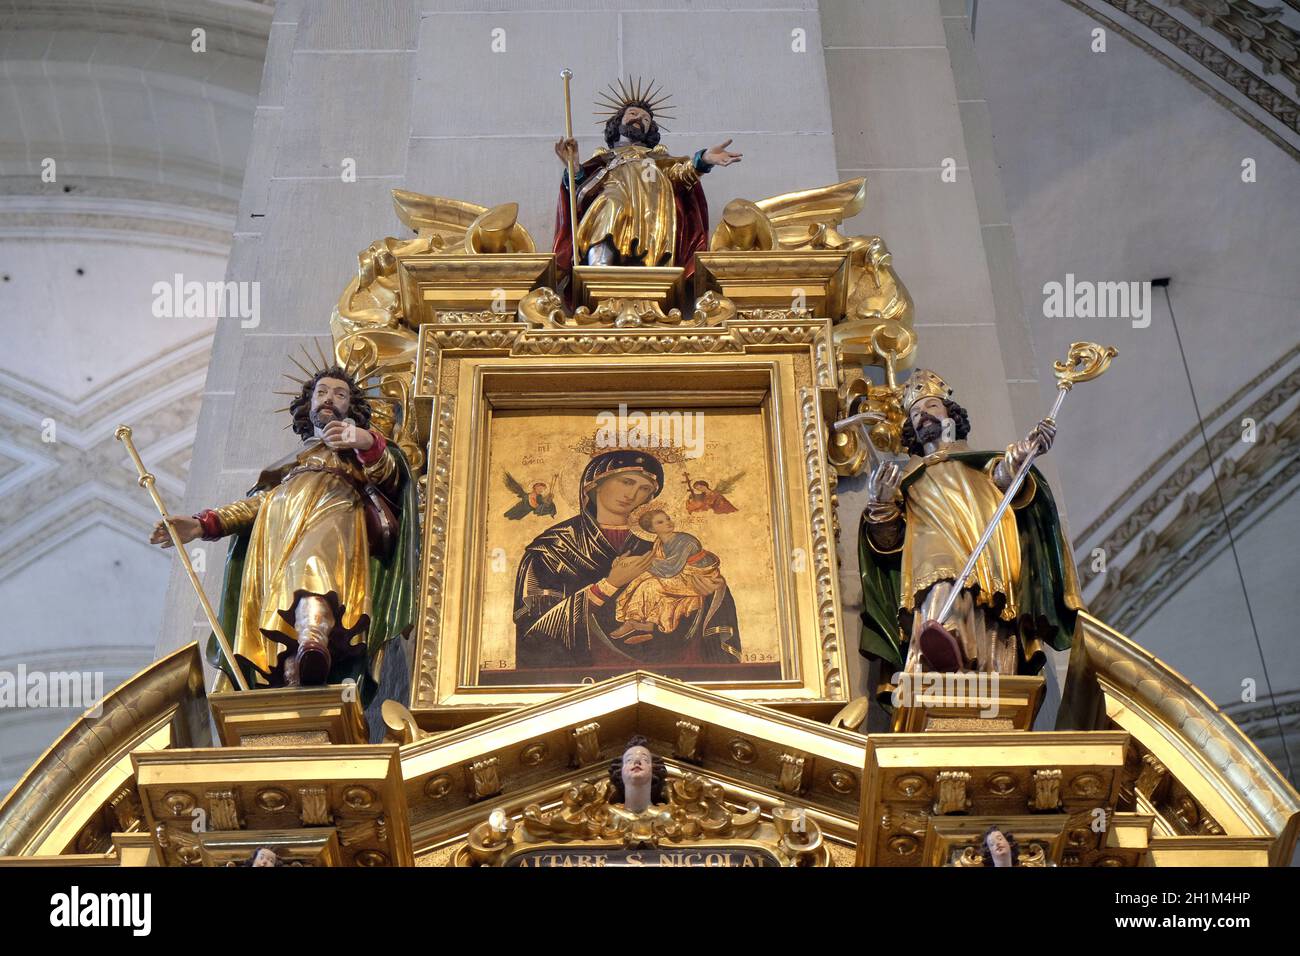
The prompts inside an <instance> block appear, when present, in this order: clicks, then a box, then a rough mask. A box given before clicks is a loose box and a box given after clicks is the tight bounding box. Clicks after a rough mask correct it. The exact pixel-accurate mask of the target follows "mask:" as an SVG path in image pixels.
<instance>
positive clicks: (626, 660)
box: [514, 449, 740, 681]
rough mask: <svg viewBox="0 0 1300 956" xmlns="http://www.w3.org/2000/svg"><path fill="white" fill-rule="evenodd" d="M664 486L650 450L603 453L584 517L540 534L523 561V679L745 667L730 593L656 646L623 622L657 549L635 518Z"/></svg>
mask: <svg viewBox="0 0 1300 956" xmlns="http://www.w3.org/2000/svg"><path fill="white" fill-rule="evenodd" d="M663 486H664V470H663V465H662V464H661V463H660V461H659V459H658V458H656V457H655V456H654V455H652V454H650V453H649V452H648V451H644V450H638V449H630V450H627V449H620V450H611V451H605V452H601V453H600V454H597V455H595V456H594V457H593V458H592V459H591V461H590V462H588V464H587V467H586V468H585V469H583V472H582V482H581V487H580V490H579V500H580V504H581V513H580V514H576V515H574V516H573V517H571V518H567V519H565V520H564V521H561V522H560V523H559V524H555V525H552V526H551V527H550V528H548V529H547V530H546V531H543V532H542V533H541V534H539V535H538V536H537V537H536V538H534V539H533V541H532V543H531V544H529V545H528V547H527V548H526V549H525V551H524V556H523V558H522V559H521V560H520V562H519V571H518V575H517V576H516V578H515V604H514V621H515V667H516V669H517V670H522V669H556V673H555V675H554V676H555V679H556V680H557V681H567V680H571V679H572V675H566V674H563V673H561V672H563V671H571V670H573V669H575V668H578V669H592V670H595V669H599V670H602V671H604V670H607V671H608V673H607V674H601V675H600V676H609V675H611V674H614V673H618V672H620V671H623V670H632V669H635V668H638V667H642V666H644V665H647V664H648V665H652V666H653V665H662V666H663V667H671V668H672V669H673V670H676V669H677V668H679V667H690V668H695V667H701V666H702V667H704V668H708V667H709V666H710V665H735V664H736V663H738V662H739V661H740V631H739V628H738V626H737V623H736V604H735V601H734V599H733V598H732V595H731V589H730V588H729V587H727V586H726V585H725V584H723V585H722V586H721V587H719V588H718V589H717V590H715V591H713V592H712V593H709V594H708V595H706V596H704V597H703V599H702V600H700V601H699V602H698V603H699V606H698V608H697V609H696V610H694V611H693V612H692V613H689V614H686V615H684V616H682V617H681V619H680V620H679V621H678V622H677V623H676V626H675V627H673V629H672V630H671V631H669V632H664V631H662V630H660V629H658V628H656V629H655V630H654V631H653V632H652V633H651V636H650V638H649V639H646V636H645V632H644V631H643V630H635V631H629V629H627V628H625V627H623V626H622V623H621V622H620V621H619V619H618V614H617V611H618V606H619V596H620V594H621V592H622V591H623V590H624V589H625V588H627V587H628V585H630V584H632V583H633V582H635V581H637V580H638V579H644V576H645V574H646V573H647V572H648V571H650V570H651V565H652V564H653V562H654V561H655V554H654V543H653V541H649V540H646V539H645V538H643V537H640V536H638V535H636V534H634V533H633V531H632V528H631V523H632V513H633V512H634V511H636V510H637V509H638V508H640V507H641V506H642V505H645V504H646V503H647V502H649V501H651V500H653V499H654V498H657V497H658V496H659V494H660V492H661V491H662V490H663ZM616 632H618V636H615V634H616ZM628 638H634V639H633V640H628ZM539 676H540V675H539ZM719 677H720V678H721V677H722V675H719Z"/></svg>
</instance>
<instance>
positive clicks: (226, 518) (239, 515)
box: [194, 491, 266, 541]
mask: <svg viewBox="0 0 1300 956" xmlns="http://www.w3.org/2000/svg"><path fill="white" fill-rule="evenodd" d="M265 495H266V492H265V491H255V492H253V493H252V494H251V495H249V496H248V497H247V498H242V499H240V500H239V501H236V502H233V503H232V504H228V505H225V506H223V507H221V508H209V509H207V510H205V511H200V512H199V513H198V514H196V515H195V516H194V517H195V518H197V519H198V521H199V524H201V525H202V526H203V540H205V541H215V540H217V539H218V538H224V537H225V536H226V535H229V534H239V532H241V531H247V530H248V529H249V528H251V527H253V522H254V521H256V520H257V513H258V511H260V510H261V508H262V501H263V499H264V498H265Z"/></svg>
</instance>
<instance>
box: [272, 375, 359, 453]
mask: <svg viewBox="0 0 1300 956" xmlns="http://www.w3.org/2000/svg"><path fill="white" fill-rule="evenodd" d="M323 378H336V379H338V380H339V381H340V382H347V383H348V389H349V391H350V393H351V394H350V395H349V396H348V418H350V419H352V420H353V421H354V422H356V423H357V427H358V428H369V427H370V402H369V401H368V400H367V399H366V396H365V393H363V392H362V391H361V389H360V388H358V387H357V383H356V382H354V381H353V380H352V376H350V375H349V374H348V373H347V372H346V371H345V370H344V369H342V368H340V367H339V366H337V365H333V366H330V367H329V368H326V369H321V370H320V371H319V372H317V373H316V374H315V375H313V376H312V377H311V378H310V379H309V380H307V381H305V382H303V383H302V391H301V392H300V393H299V394H298V397H297V398H295V399H294V400H293V402H292V403H290V405H289V414H291V415H292V416H293V433H294V434H295V435H297V436H298V437H299V438H301V439H302V440H303V441H306V440H307V439H309V438H311V436H312V434H313V431H314V428H313V426H312V423H311V395H312V392H314V391H316V384H317V383H318V382H319V381H320V380H321V379H323Z"/></svg>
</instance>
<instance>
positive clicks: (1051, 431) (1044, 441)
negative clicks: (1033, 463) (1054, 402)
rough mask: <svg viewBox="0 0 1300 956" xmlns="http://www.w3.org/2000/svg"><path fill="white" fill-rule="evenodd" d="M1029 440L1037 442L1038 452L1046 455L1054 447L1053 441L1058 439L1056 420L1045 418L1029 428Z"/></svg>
mask: <svg viewBox="0 0 1300 956" xmlns="http://www.w3.org/2000/svg"><path fill="white" fill-rule="evenodd" d="M1029 441H1032V442H1037V444H1038V454H1040V455H1046V454H1047V453H1048V452H1049V451H1051V449H1052V442H1054V441H1056V422H1054V421H1052V420H1051V419H1050V418H1044V419H1043V420H1042V421H1041V422H1039V423H1038V424H1037V425H1035V426H1034V427H1033V428H1031V429H1030V430H1029Z"/></svg>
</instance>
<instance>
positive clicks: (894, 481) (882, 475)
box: [867, 461, 903, 505]
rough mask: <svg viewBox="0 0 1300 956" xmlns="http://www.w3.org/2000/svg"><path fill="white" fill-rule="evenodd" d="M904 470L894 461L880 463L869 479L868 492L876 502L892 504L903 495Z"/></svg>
mask: <svg viewBox="0 0 1300 956" xmlns="http://www.w3.org/2000/svg"><path fill="white" fill-rule="evenodd" d="M902 485H903V472H902V470H901V469H900V468H899V467H898V465H897V464H895V463H894V462H892V461H888V462H885V463H884V464H882V465H880V466H879V467H878V468H876V470H875V471H874V472H872V474H871V478H870V479H868V481H867V494H868V495H869V496H870V498H871V500H872V501H873V502H875V503H876V504H882V505H887V504H892V503H893V502H895V501H897V500H898V499H899V498H901V497H902V496H903V492H902Z"/></svg>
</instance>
